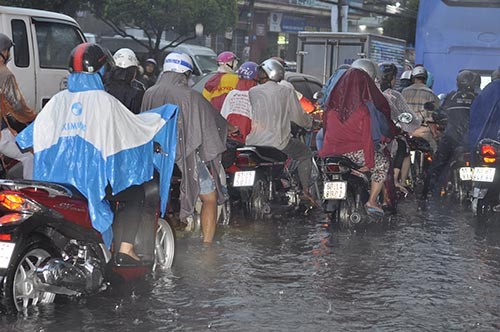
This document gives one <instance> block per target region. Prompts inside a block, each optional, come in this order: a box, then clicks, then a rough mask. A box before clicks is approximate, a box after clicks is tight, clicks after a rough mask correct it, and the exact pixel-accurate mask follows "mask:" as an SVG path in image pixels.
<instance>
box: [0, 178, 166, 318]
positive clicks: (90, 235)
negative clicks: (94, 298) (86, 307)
mask: <svg viewBox="0 0 500 332" xmlns="http://www.w3.org/2000/svg"><path fill="white" fill-rule="evenodd" d="M144 189H145V193H146V199H145V201H144V213H143V217H142V220H140V221H138V222H140V223H141V224H140V227H139V231H138V233H137V235H136V239H135V243H134V250H135V251H136V253H137V254H138V255H139V257H141V261H142V262H141V264H137V265H128V266H127V265H119V264H117V263H115V260H114V259H112V256H113V254H112V252H111V251H110V249H108V247H107V246H106V245H105V244H104V242H103V239H102V237H101V234H100V233H99V232H98V231H97V230H95V229H94V228H93V227H92V224H91V220H90V215H89V210H88V205H87V200H86V199H85V198H84V197H83V195H82V194H80V193H79V192H78V191H77V190H76V189H75V188H74V187H72V186H69V185H63V184H56V183H48V182H39V181H28V180H7V179H3V180H0V308H1V309H2V310H4V311H7V312H11V311H12V312H15V311H24V310H27V309H28V308H29V307H30V306H36V305H38V304H40V303H52V302H53V301H54V299H55V297H56V296H60V295H65V296H79V295H85V294H92V293H97V292H100V291H102V290H104V289H105V288H106V287H107V284H108V283H107V282H108V281H110V280H121V281H129V280H133V279H136V278H140V277H142V276H144V275H146V274H147V273H150V272H155V271H159V270H163V269H168V268H170V266H171V265H172V262H173V259H174V253H175V236H174V232H173V230H172V228H171V226H170V225H169V223H168V222H167V221H166V220H163V219H160V218H159V216H158V206H159V193H158V184H157V183H156V182H155V181H151V182H148V183H146V184H144ZM123 204H125V203H124V202H118V203H116V204H113V205H112V209H113V210H114V213H115V214H116V213H119V212H120V209H121V208H123V206H124V205H123ZM119 237H120V235H119V234H116V235H115V239H114V241H115V243H119V242H120V241H119Z"/></svg>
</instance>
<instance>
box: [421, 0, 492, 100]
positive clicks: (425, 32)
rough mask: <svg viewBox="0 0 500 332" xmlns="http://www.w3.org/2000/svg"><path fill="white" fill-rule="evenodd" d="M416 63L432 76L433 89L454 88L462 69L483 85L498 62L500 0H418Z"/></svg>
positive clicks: (443, 91)
mask: <svg viewBox="0 0 500 332" xmlns="http://www.w3.org/2000/svg"><path fill="white" fill-rule="evenodd" d="M415 37H416V39H415V63H416V64H423V65H424V66H425V67H426V68H427V69H428V70H429V71H430V72H431V73H432V75H433V76H434V86H433V90H434V92H435V93H437V94H439V93H448V92H450V91H452V90H456V83H455V82H456V81H455V79H456V77H457V74H458V73H459V72H460V71H461V70H464V69H468V70H472V71H474V72H477V73H479V74H480V75H481V87H484V86H486V85H487V84H488V83H489V82H490V80H491V78H490V75H491V73H492V71H493V70H495V69H496V68H498V67H499V66H500V0H420V5H419V10H418V17H417V32H416V36H415Z"/></svg>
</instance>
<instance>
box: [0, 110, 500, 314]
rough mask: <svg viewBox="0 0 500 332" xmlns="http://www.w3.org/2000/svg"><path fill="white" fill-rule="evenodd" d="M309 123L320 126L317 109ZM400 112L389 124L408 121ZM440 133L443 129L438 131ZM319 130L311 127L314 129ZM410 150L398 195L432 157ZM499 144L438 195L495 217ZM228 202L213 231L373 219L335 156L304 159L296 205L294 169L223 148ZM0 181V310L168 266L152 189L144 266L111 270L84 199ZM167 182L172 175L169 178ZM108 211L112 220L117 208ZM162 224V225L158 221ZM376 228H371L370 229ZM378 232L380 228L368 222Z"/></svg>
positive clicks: (242, 149)
mask: <svg viewBox="0 0 500 332" xmlns="http://www.w3.org/2000/svg"><path fill="white" fill-rule="evenodd" d="M316 116H317V118H318V119H319V120H320V119H321V110H320V109H318V112H317V114H316ZM408 116H410V117H411V115H409V114H408V113H406V114H403V116H401V117H400V120H399V121H402V122H404V121H408V122H410V121H411V118H408ZM436 123H437V124H438V125H440V126H444V125H445V124H443V123H438V122H436ZM318 128H319V126H318ZM318 128H316V130H313V132H312V133H311V132H309V133H308V132H305V131H304V130H301V129H299V130H295V131H294V135H295V137H297V138H300V139H303V140H304V141H309V142H310V141H314V140H311V139H310V137H308V135H314V134H315V131H317V129H318ZM406 139H407V141H408V143H409V146H410V149H411V168H410V174H409V178H408V183H407V186H408V187H409V188H410V189H411V190H415V189H416V187H417V186H420V185H421V184H422V183H423V181H424V179H425V177H426V173H427V170H428V169H429V166H430V164H431V163H432V153H433V151H432V149H431V148H430V146H429V143H428V142H427V141H425V140H424V139H422V138H418V137H406ZM499 152H500V142H497V141H494V140H491V139H483V140H482V141H480V142H479V144H478V145H477V147H476V148H475V150H474V158H471V155H470V152H469V151H463V150H459V151H456V157H455V158H453V161H452V162H451V164H450V168H449V172H448V174H447V181H446V183H447V185H446V187H445V188H442V190H443V193H446V194H450V196H452V197H455V198H457V199H458V200H459V201H460V203H462V204H464V205H465V206H470V208H471V209H472V212H473V214H474V215H475V216H477V217H478V218H480V219H481V218H485V217H487V216H488V215H489V214H490V213H493V212H500V204H499V194H500V193H499V192H500V186H499V185H498V182H499V181H500V179H499V178H500V175H498V172H496V168H497V167H498V166H499V165H500V162H499V160H498V154H499ZM223 164H224V168H225V170H226V174H227V188H228V193H229V197H230V199H229V200H228V202H227V203H226V204H224V205H223V206H222V209H221V218H220V219H219V220H220V221H221V223H223V224H228V223H230V222H231V215H232V214H231V211H232V209H233V206H235V205H237V206H238V207H240V208H241V209H240V210H242V211H243V212H244V214H245V215H246V217H247V218H248V219H250V220H263V219H267V218H269V217H270V216H272V215H273V212H274V210H275V208H276V207H278V206H279V205H282V206H283V205H284V206H287V207H288V208H287V210H288V211H293V212H294V213H303V214H307V213H308V212H309V211H311V210H312V209H320V210H321V211H324V212H325V213H326V214H327V215H328V216H329V218H330V221H331V225H332V226H335V227H337V228H340V229H349V230H352V229H359V228H360V227H364V226H367V225H369V224H370V223H371V222H373V221H377V220H374V218H373V216H370V215H368V214H367V213H366V211H365V209H364V205H365V203H366V201H367V199H368V195H369V188H370V177H369V174H367V173H365V172H361V171H360V167H359V166H358V165H356V164H354V163H353V162H352V161H350V160H349V159H348V158H345V157H342V156H331V157H327V158H320V157H319V156H317V154H316V153H315V155H314V157H313V169H312V183H311V187H310V188H309V191H310V193H311V194H312V197H313V199H312V200H309V199H304V198H303V196H302V195H301V193H302V191H301V188H300V186H299V179H298V174H297V167H296V164H295V162H294V161H293V160H291V159H290V158H289V157H288V156H287V155H286V154H284V153H283V152H281V151H279V150H277V149H274V148H271V147H262V146H245V145H242V144H241V143H238V142H236V141H232V140H231V139H229V140H228V150H227V151H226V153H225V154H224V156H223ZM1 166H2V169H1V170H0V171H1V172H2V178H3V179H2V180H0V210H1V211H2V214H1V216H0V299H1V301H0V302H1V304H0V308H1V309H0V310H2V311H14V312H15V311H23V310H26V309H27V308H28V307H30V306H32V305H37V304H38V303H51V302H53V301H54V298H55V296H56V295H58V294H63V295H71V296H74V295H77V296H78V295H82V294H89V293H93V292H98V291H101V290H103V289H105V288H106V287H107V285H108V283H107V281H108V280H111V279H122V280H129V279H133V278H137V277H140V276H143V275H145V274H147V273H151V272H155V271H158V270H161V269H168V268H169V267H171V265H172V262H173V259H174V253H175V233H174V230H173V227H172V225H171V222H172V221H171V220H164V219H161V218H160V217H159V212H158V187H157V185H155V184H154V183H152V184H150V185H148V186H146V200H145V213H144V215H143V218H142V220H141V221H140V222H141V227H139V230H140V231H139V232H138V234H137V237H136V242H135V243H134V247H135V248H136V249H135V250H136V252H137V253H138V254H139V255H140V257H141V258H142V260H143V261H144V262H145V263H144V264H142V265H140V266H119V265H117V264H114V263H113V259H112V251H111V250H110V248H108V247H106V246H105V245H104V242H103V239H102V237H101V234H100V233H99V232H97V231H96V230H95V229H94V228H93V227H92V224H91V221H90V217H89V209H88V206H87V201H86V199H85V198H84V197H83V196H82V195H81V194H80V193H79V192H78V191H77V190H76V189H75V188H73V187H72V186H68V185H61V184H54V183H45V182H36V181H23V180H14V178H18V177H19V176H20V174H22V172H21V171H20V170H19V166H20V164H16V163H15V162H13V161H11V160H8V159H3V160H2V163H1ZM176 175H177V176H176ZM179 176H180V174H175V172H174V177H173V180H172V189H171V193H172V195H171V202H170V204H169V211H170V212H175V210H176V209H177V208H178V204H176V201H175V199H176V197H178V192H177V193H176V192H175V191H176V188H177V189H178V185H179ZM121 204H123V203H119V204H116V205H114V206H113V209H114V211H115V213H119V211H120V208H121V207H122V206H121ZM167 219H168V218H167ZM378 221H380V220H378ZM377 224H383V223H377Z"/></svg>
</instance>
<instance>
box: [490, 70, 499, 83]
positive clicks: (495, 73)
mask: <svg viewBox="0 0 500 332" xmlns="http://www.w3.org/2000/svg"><path fill="white" fill-rule="evenodd" d="M498 79H500V67H499V68H497V69H495V70H494V71H493V72H492V73H491V81H492V82H493V81H495V80H498Z"/></svg>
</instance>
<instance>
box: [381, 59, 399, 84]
mask: <svg viewBox="0 0 500 332" xmlns="http://www.w3.org/2000/svg"><path fill="white" fill-rule="evenodd" d="M379 68H380V72H381V73H382V79H383V80H387V81H392V79H393V78H394V77H396V75H397V74H398V67H396V65H395V64H393V63H392V62H384V63H381V64H380V65H379Z"/></svg>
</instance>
